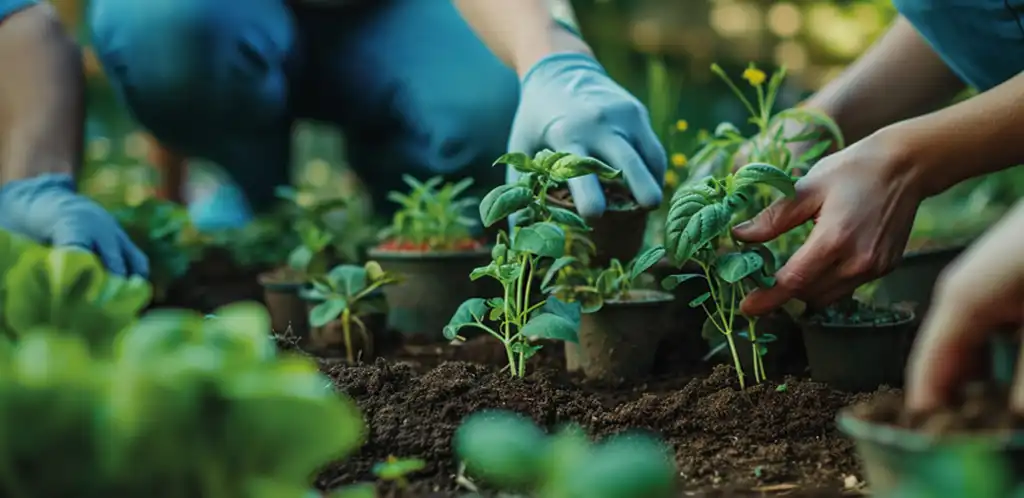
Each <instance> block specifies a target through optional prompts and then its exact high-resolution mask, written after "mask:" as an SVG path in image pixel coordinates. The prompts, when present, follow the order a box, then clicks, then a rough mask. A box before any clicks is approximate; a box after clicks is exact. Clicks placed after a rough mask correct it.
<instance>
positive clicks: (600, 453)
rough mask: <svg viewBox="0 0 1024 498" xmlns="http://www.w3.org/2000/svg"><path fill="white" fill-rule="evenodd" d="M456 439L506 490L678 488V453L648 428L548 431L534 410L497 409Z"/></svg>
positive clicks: (661, 495)
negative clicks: (596, 439)
mask: <svg viewBox="0 0 1024 498" xmlns="http://www.w3.org/2000/svg"><path fill="white" fill-rule="evenodd" d="M454 446H455V453H456V454H457V455H458V457H459V459H460V460H462V462H463V463H464V464H465V465H466V469H467V471H468V472H469V473H470V474H471V475H473V476H475V477H478V478H480V479H482V480H483V481H484V482H486V483H488V484H491V485H493V486H496V487H498V488H499V489H501V490H503V491H516V492H526V493H529V496H534V497H536V498H567V497H581V498H582V497H586V498H635V497H640V496H642V497H644V498H668V497H671V496H674V493H673V491H674V489H673V488H674V485H675V479H676V470H675V465H674V464H673V462H672V461H671V456H670V455H671V454H672V453H671V452H670V451H669V449H668V448H667V447H666V446H665V445H664V444H663V443H661V442H660V441H658V440H656V439H654V438H651V437H649V436H646V435H643V434H620V435H617V436H614V437H612V438H609V439H608V440H606V441H604V442H602V443H600V444H592V443H591V442H590V441H589V440H588V439H587V436H586V434H584V433H583V431H582V430H581V429H580V428H579V427H576V426H570V427H568V428H566V429H564V430H562V431H561V432H559V433H558V434H557V435H554V436H547V435H546V434H544V432H543V431H541V429H540V428H538V427H537V426H536V425H534V423H533V421H531V420H530V419H528V418H526V417H523V416H521V415H518V414H515V413H510V412H503V411H495V412H480V413H476V414H473V415H471V416H470V417H469V418H467V419H466V421H465V422H463V424H462V426H460V427H459V429H458V430H457V431H456V433H455V438H454Z"/></svg>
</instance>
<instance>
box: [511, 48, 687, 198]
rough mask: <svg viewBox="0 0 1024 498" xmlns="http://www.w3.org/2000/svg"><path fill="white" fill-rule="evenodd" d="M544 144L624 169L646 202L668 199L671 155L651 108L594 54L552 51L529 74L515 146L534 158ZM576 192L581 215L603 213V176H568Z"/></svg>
mask: <svg viewBox="0 0 1024 498" xmlns="http://www.w3.org/2000/svg"><path fill="white" fill-rule="evenodd" d="M544 148H549V149H552V150H555V151H560V152H570V153H573V154H577V155H581V156H591V157H596V158H598V159H601V160H603V161H605V162H606V163H608V164H609V165H611V166H612V167H614V168H617V169H621V170H622V174H623V176H624V177H625V179H626V183H627V184H628V185H629V188H630V190H631V191H632V192H633V197H635V198H636V200H637V202H638V203H639V204H640V205H641V206H644V207H656V206H658V205H659V204H661V197H662V184H663V181H664V178H665V168H666V165H667V162H668V159H667V158H666V155H665V149H664V148H663V147H662V146H661V143H660V142H659V141H658V137H657V136H656V135H655V134H654V130H652V129H651V125H650V117H649V116H648V114H647V109H646V108H644V106H643V104H641V103H640V101H639V100H637V98H636V97H634V96H633V95H631V94H630V93H629V92H627V91H626V90H625V89H624V88H622V87H621V86H619V85H618V84H617V83H615V82H614V81H612V79H611V78H610V77H609V76H608V74H607V73H605V71H604V68H602V67H601V65H600V64H598V63H597V61H595V60H594V59H593V58H592V57H590V56H587V55H584V54H577V53H561V54H554V55H549V56H547V57H545V58H543V59H541V60H540V61H539V62H537V63H536V64H535V65H534V66H533V67H532V68H531V69H530V70H529V71H528V72H527V73H526V76H524V77H523V82H522V97H521V100H520V102H519V109H518V110H517V111H516V117H515V120H514V121H513V123H512V135H511V138H510V140H509V151H512V152H524V153H527V154H531V155H532V154H535V153H537V152H538V151H540V150H542V149H544ZM506 175H507V179H508V180H509V181H510V182H511V181H515V179H516V178H518V174H517V173H516V172H515V170H514V169H513V168H508V173H506ZM569 191H570V192H571V193H572V196H573V201H574V202H575V204H576V209H577V211H579V214H580V215H582V216H584V217H597V216H600V215H601V214H603V213H604V211H605V204H606V203H605V198H604V194H603V192H602V190H601V186H600V183H599V182H598V180H597V177H596V176H594V175H590V176H585V177H580V178H574V179H572V180H569Z"/></svg>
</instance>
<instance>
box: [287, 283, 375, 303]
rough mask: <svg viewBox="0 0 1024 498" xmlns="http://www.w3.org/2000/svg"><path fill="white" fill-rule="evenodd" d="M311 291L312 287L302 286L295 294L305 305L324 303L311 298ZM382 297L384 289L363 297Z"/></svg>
mask: <svg viewBox="0 0 1024 498" xmlns="http://www.w3.org/2000/svg"><path fill="white" fill-rule="evenodd" d="M312 291H313V287H312V286H304V287H301V288H299V290H298V291H296V292H297V293H298V295H299V299H302V300H303V301H306V302H307V303H322V302H324V301H326V299H321V298H319V297H313V296H311V295H310V293H311V292H312ZM383 295H384V289H383V288H380V287H378V288H377V289H374V291H373V292H371V293H369V294H367V295H366V296H365V297H381V296H383Z"/></svg>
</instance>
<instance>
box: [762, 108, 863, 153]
mask: <svg viewBox="0 0 1024 498" xmlns="http://www.w3.org/2000/svg"><path fill="white" fill-rule="evenodd" d="M786 120H795V121H798V122H801V123H808V124H812V125H817V126H819V127H821V128H824V129H826V130H828V132H829V134H830V135H832V138H833V139H834V140H835V142H836V147H837V148H839V149H842V148H844V147H846V143H845V141H844V140H843V132H842V130H840V129H839V125H838V124H836V122H835V121H834V120H833V119H832V118H831V117H829V115H828V114H825V113H824V112H821V111H819V110H817V109H812V108H810V107H791V108H789V109H785V110H782V111H780V112H779V113H778V114H776V115H775V116H772V119H771V122H772V123H783V122H785V121H786Z"/></svg>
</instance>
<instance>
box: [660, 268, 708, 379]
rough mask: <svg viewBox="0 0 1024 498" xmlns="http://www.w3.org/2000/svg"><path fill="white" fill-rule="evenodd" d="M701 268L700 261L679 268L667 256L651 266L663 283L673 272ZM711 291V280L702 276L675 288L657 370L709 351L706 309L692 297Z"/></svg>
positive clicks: (694, 359)
mask: <svg viewBox="0 0 1024 498" xmlns="http://www.w3.org/2000/svg"><path fill="white" fill-rule="evenodd" d="M700 271H701V270H700V268H699V267H697V266H696V265H684V266H683V268H682V269H677V268H675V267H674V266H673V265H672V263H671V262H670V261H669V260H668V259H667V258H665V259H662V260H661V261H659V262H658V263H657V264H655V265H654V267H652V268H651V274H652V275H653V276H654V278H655V281H656V282H657V284H658V285H659V286H660V285H661V281H662V280H663V279H665V277H667V276H669V275H676V274H681V273H693V274H697V273H700ZM707 291H708V284H707V281H705V280H704V279H702V278H693V279H690V280H687V281H685V282H683V283H682V284H680V285H679V286H678V287H676V288H675V289H673V290H672V295H673V296H675V300H674V301H672V302H671V303H669V308H670V311H669V314H670V316H671V318H670V323H671V326H670V327H669V329H668V330H667V331H666V333H665V337H664V338H663V339H662V343H661V345H660V346H659V347H658V353H657V356H656V358H655V367H654V370H655V371H657V372H671V371H675V370H678V369H679V368H680V366H681V364H690V363H694V362H697V361H698V360H700V358H701V357H702V356H704V353H705V352H707V344H706V343H705V342H704V340H702V339H701V336H700V332H701V326H703V324H704V319H705V315H704V310H702V309H700V308H691V307H690V301H693V300H694V299H695V298H696V297H697V296H700V295H701V294H703V293H705V292H707Z"/></svg>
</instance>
